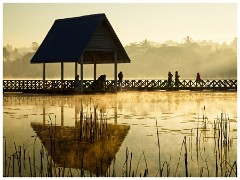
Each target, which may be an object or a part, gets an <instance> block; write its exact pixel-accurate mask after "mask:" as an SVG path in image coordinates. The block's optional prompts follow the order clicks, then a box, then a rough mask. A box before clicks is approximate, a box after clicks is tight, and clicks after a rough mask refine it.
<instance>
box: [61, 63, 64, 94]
mask: <svg viewBox="0 0 240 180" xmlns="http://www.w3.org/2000/svg"><path fill="white" fill-rule="evenodd" d="M63 74H64V66H63V62H61V92H62V91H63Z"/></svg>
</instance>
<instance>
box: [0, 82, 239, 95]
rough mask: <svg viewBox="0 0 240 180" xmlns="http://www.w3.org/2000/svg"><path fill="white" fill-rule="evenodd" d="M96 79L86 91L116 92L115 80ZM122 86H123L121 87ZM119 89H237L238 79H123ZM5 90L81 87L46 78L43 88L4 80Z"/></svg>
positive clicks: (51, 90)
mask: <svg viewBox="0 0 240 180" xmlns="http://www.w3.org/2000/svg"><path fill="white" fill-rule="evenodd" d="M96 82H97V81H95V82H94V80H84V81H83V89H84V93H88V92H89V93H94V92H114V83H115V81H114V80H107V81H105V82H103V83H99V82H98V83H96ZM120 87H121V88H120ZM118 90H123V91H134V90H135V91H136V90H137V91H159V90H167V91H171V90H172V91H174V90H190V91H202V90H213V91H237V80H236V79H228V80H226V79H225V80H202V81H201V82H196V81H195V80H180V81H179V83H178V85H176V84H175V82H172V84H171V85H169V84H168V82H167V80H123V81H122V83H121V85H120V83H118ZM3 92H29V93H36V92H39V93H40V92H47V93H58V92H59V93H64V92H65V93H79V92H80V87H79V84H77V83H76V82H75V81H74V80H64V81H63V88H62V89H61V80H46V81H45V89H43V81H42V80H3Z"/></svg>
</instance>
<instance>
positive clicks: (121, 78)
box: [118, 71, 123, 83]
mask: <svg viewBox="0 0 240 180" xmlns="http://www.w3.org/2000/svg"><path fill="white" fill-rule="evenodd" d="M118 79H119V82H120V83H121V82H122V80H123V73H122V71H121V72H120V73H118Z"/></svg>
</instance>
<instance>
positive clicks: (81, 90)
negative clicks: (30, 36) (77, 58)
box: [80, 55, 83, 93]
mask: <svg viewBox="0 0 240 180" xmlns="http://www.w3.org/2000/svg"><path fill="white" fill-rule="evenodd" d="M80 87H81V89H80V92H81V93H83V55H82V56H81V86H80Z"/></svg>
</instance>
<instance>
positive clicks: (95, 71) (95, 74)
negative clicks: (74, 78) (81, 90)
mask: <svg viewBox="0 0 240 180" xmlns="http://www.w3.org/2000/svg"><path fill="white" fill-rule="evenodd" d="M93 58H94V81H96V79H97V64H96V59H95V53H94V55H93Z"/></svg>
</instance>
